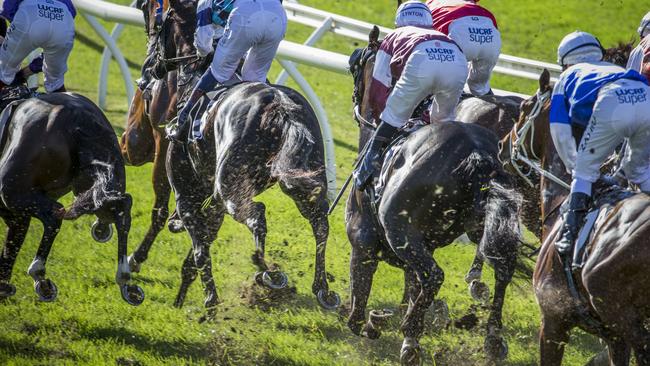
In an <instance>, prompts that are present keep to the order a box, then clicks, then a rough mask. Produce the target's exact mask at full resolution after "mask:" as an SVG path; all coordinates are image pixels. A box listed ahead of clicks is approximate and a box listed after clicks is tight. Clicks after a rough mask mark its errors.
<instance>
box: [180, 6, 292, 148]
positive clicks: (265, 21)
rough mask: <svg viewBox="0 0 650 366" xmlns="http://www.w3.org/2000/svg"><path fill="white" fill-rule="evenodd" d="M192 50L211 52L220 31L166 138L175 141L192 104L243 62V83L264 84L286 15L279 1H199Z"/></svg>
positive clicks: (227, 77)
mask: <svg viewBox="0 0 650 366" xmlns="http://www.w3.org/2000/svg"><path fill="white" fill-rule="evenodd" d="M197 23H198V24H197V29H196V32H195V34H194V46H195V47H196V51H197V53H198V55H199V56H201V57H205V56H207V55H208V54H210V53H211V52H212V48H213V46H212V43H213V40H214V37H215V34H219V33H220V32H221V29H222V28H223V36H222V37H221V38H220V39H219V42H218V44H217V47H216V49H215V50H214V57H213V59H212V64H211V65H210V67H209V68H208V70H206V72H205V73H204V74H203V76H202V77H201V80H199V82H198V84H197V85H196V87H195V88H194V90H193V91H192V95H191V96H190V98H189V100H188V101H187V103H186V104H185V106H184V107H183V109H182V110H181V111H180V112H179V113H178V128H177V129H176V130H175V131H176V132H175V133H172V134H170V135H168V137H169V138H170V139H172V140H177V139H178V137H179V136H180V135H179V134H180V133H182V131H183V127H184V126H185V125H186V122H187V119H188V117H189V113H190V111H191V110H192V108H193V107H194V105H195V103H196V102H197V101H198V100H199V98H201V96H203V95H205V93H207V92H209V91H211V90H213V89H214V88H215V87H216V86H217V85H218V84H223V83H225V82H227V81H228V80H230V79H231V78H232V77H233V76H234V74H235V71H236V70H237V66H239V63H240V62H241V60H242V58H244V65H243V66H242V71H241V77H242V80H243V81H258V82H262V83H263V82H265V81H266V75H267V74H268V72H269V69H270V68H271V63H272V62H273V58H274V57H275V54H276V52H277V50H278V47H279V46H280V42H281V41H282V39H284V35H285V33H286V31H287V15H286V13H285V11H284V8H283V7H282V2H281V1H280V0H199V5H198V8H197Z"/></svg>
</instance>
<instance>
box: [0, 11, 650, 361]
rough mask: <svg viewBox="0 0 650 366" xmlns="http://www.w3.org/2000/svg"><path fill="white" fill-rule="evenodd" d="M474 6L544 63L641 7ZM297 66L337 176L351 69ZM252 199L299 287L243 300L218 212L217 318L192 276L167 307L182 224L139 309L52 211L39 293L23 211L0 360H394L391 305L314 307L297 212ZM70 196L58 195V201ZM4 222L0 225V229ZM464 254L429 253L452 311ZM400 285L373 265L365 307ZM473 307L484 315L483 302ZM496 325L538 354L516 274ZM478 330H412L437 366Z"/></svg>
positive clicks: (456, 248) (307, 248)
mask: <svg viewBox="0 0 650 366" xmlns="http://www.w3.org/2000/svg"><path fill="white" fill-rule="evenodd" d="M125 2H126V1H124V0H123V1H122V3H125ZM301 3H303V4H306V5H311V6H315V7H318V8H321V9H324V10H330V11H333V12H336V13H339V14H344V15H349V16H352V17H354V18H359V19H364V20H367V21H371V22H376V23H378V24H382V25H386V26H390V25H391V23H392V19H393V11H394V1H388V0H380V1H350V0H328V1H322V0H303V1H301ZM482 4H484V5H485V6H487V7H488V8H490V9H492V10H493V11H494V12H495V13H496V15H497V18H498V19H499V23H500V27H501V30H502V32H503V38H504V42H503V44H504V46H503V52H504V53H508V54H512V55H517V56H523V57H529V58H535V59H540V60H544V61H549V62H553V61H554V58H555V56H554V54H555V49H556V46H557V43H558V42H559V41H560V39H561V38H562V37H563V36H564V34H566V33H568V32H570V31H573V30H575V29H578V28H579V29H582V30H587V31H591V32H593V33H595V34H596V35H597V36H598V37H599V38H600V39H601V40H602V41H603V43H604V44H605V45H606V46H607V45H611V44H613V43H615V42H617V41H619V40H621V41H623V40H629V39H630V38H631V37H632V36H633V35H634V34H635V29H636V26H637V24H638V20H639V19H640V18H641V16H642V15H643V14H644V12H645V11H647V9H646V7H645V6H644V4H643V3H642V2H639V1H609V2H605V1H583V0H568V1H539V0H517V1H514V0H501V1H495V0H484V1H483V2H482ZM107 25H108V26H112V25H110V24H107ZM310 32H311V29H308V28H305V27H302V26H299V25H296V24H293V23H292V24H290V31H289V35H288V38H289V39H290V40H294V41H301V40H304V39H305V38H306V37H307V36H308V35H309V33H310ZM77 33H78V35H79V36H80V37H78V41H77V42H76V44H75V48H74V50H73V52H72V56H71V58H70V63H69V69H70V71H69V72H68V74H67V76H66V78H67V80H66V84H67V86H68V88H69V89H71V90H74V91H77V92H80V93H82V94H85V95H87V96H89V97H91V98H93V99H96V97H97V91H96V85H97V78H98V69H99V62H100V54H99V53H97V52H96V51H95V49H94V48H93V47H96V45H97V44H99V38H98V37H97V36H96V35H94V33H93V32H92V30H91V28H90V27H89V26H88V25H87V24H86V23H85V21H84V20H83V19H82V18H81V17H79V18H78V19H77ZM81 39H83V40H85V41H84V42H82V41H81ZM318 46H319V47H322V48H325V49H329V50H333V51H337V52H341V53H345V54H348V53H350V51H351V50H352V49H353V48H355V47H357V46H359V44H358V42H356V41H354V40H350V39H345V38H342V37H338V36H333V35H328V36H326V37H325V38H324V39H323V40H321V41H320V42H319V43H318ZM120 47H121V49H122V51H123V52H124V54H125V56H126V57H127V59H128V60H129V61H131V62H133V63H134V64H139V62H140V61H141V60H142V59H143V58H144V52H145V36H144V33H143V31H142V30H140V29H136V28H132V27H130V28H128V29H127V30H126V31H125V32H124V35H123V36H122V38H121V39H120ZM278 70H279V68H278V67H277V65H274V68H273V70H272V74H273V75H276V74H277V72H278ZM300 70H301V71H302V72H303V74H304V75H305V76H306V78H307V79H308V80H309V82H310V83H311V84H312V86H313V87H314V89H315V90H316V91H317V93H318V94H319V96H320V98H321V101H322V102H323V104H324V106H325V108H326V110H327V112H328V116H329V119H330V123H331V124H332V129H333V131H334V137H335V142H336V158H337V168H338V180H339V184H340V183H341V182H342V180H343V179H345V177H346V175H347V174H348V172H349V171H350V169H351V168H350V166H351V163H352V161H353V159H354V157H355V153H354V147H355V145H356V137H357V128H356V126H355V124H354V122H353V121H352V119H351V110H352V107H351V102H350V93H351V89H352V85H351V78H350V77H348V76H345V75H337V74H332V73H327V72H324V71H321V70H318V69H314V68H310V67H305V66H300ZM131 72H132V75H133V77H134V78H135V77H137V74H138V73H139V70H138V69H137V68H132V69H131ZM494 86H495V87H497V88H501V89H506V90H513V91H517V92H523V93H532V92H534V89H535V82H532V81H521V80H517V79H513V78H507V77H502V76H495V78H494ZM126 108H127V107H126V101H125V92H124V86H123V82H122V80H121V78H120V77H119V72H118V69H117V66H116V65H114V64H113V65H111V77H110V80H109V99H108V110H107V115H108V117H109V118H110V120H111V122H112V123H113V124H114V126H115V128H116V131H117V132H118V133H121V130H122V128H123V125H124V123H125V118H124V117H125V114H126ZM127 172H128V191H129V192H130V193H131V194H132V195H133V197H134V198H135V204H134V208H133V212H132V214H133V227H132V230H131V233H130V245H129V246H130V248H131V249H133V248H134V247H135V246H136V245H137V244H138V243H139V240H140V239H141V238H142V237H143V236H144V234H145V232H146V230H147V228H148V224H149V215H150V209H151V206H152V203H153V202H152V199H153V197H152V192H151V187H150V173H151V166H150V165H146V166H144V167H140V168H134V167H129V168H128V170H127ZM259 200H261V201H263V202H265V203H266V204H267V208H268V210H267V215H268V226H269V235H268V246H267V248H268V255H269V258H270V259H271V260H272V261H275V262H277V263H279V264H280V265H281V266H282V268H283V269H284V270H285V271H286V273H287V274H288V276H289V278H290V280H291V283H292V285H294V286H296V288H297V293H296V294H295V295H292V296H290V297H289V298H287V299H286V300H284V301H281V302H279V303H277V304H276V305H275V306H273V307H271V308H269V309H266V310H262V309H260V308H256V307H251V306H250V305H249V304H248V301H247V299H246V298H242V293H245V292H247V291H248V289H249V288H250V287H251V284H252V278H251V276H252V274H253V272H254V266H253V265H252V263H251V262H250V259H249V258H250V254H251V253H252V250H253V241H252V237H251V236H250V234H249V233H248V230H246V229H245V228H244V227H243V226H242V225H239V224H237V223H235V222H234V221H233V220H232V219H230V218H227V219H226V222H225V224H224V225H223V228H222V230H221V232H220V235H219V237H218V239H217V241H216V242H215V243H214V245H213V246H212V255H213V262H214V275H215V278H216V281H217V285H218V288H219V294H220V297H221V299H222V300H223V303H222V304H221V305H220V306H219V308H218V315H217V319H216V320H215V321H213V322H210V323H207V324H206V323H203V324H199V323H198V322H197V320H198V318H199V317H200V316H201V315H202V314H203V312H202V303H203V294H202V291H201V286H200V285H199V283H198V282H197V283H196V284H195V285H194V286H193V287H192V289H191V291H190V293H189V295H188V299H187V301H186V306H185V307H184V308H183V309H182V310H176V309H174V308H172V306H171V304H172V302H173V298H174V296H175V294H176V290H177V287H178V285H179V282H180V281H179V279H180V278H179V272H180V264H181V261H182V259H183V258H184V256H185V254H186V253H187V250H188V248H189V246H190V241H189V238H188V236H187V235H186V234H180V235H172V234H170V233H168V232H166V231H165V232H163V233H162V234H161V235H160V236H159V238H158V240H157V241H156V243H155V245H154V247H153V250H152V252H151V255H150V257H149V260H148V262H147V263H146V264H145V265H144V266H143V272H142V274H140V275H136V277H135V278H136V280H137V281H138V282H139V284H140V285H141V286H142V287H143V288H144V290H145V292H146V296H147V298H146V300H145V303H144V304H142V305H141V306H140V307H131V306H129V305H127V304H126V303H124V302H123V301H122V300H121V297H120V295H119V292H118V289H117V287H116V286H115V284H114V281H113V278H114V273H115V269H116V263H115V252H116V240H115V239H113V240H112V241H110V242H109V243H107V244H97V243H95V242H93V240H92V239H91V237H90V235H89V227H90V224H91V222H92V220H93V219H92V218H91V217H83V218H81V219H79V220H77V221H75V222H65V223H64V225H63V227H62V230H61V233H60V234H59V237H58V238H57V241H56V243H55V244H54V247H53V250H52V254H51V255H50V258H49V261H48V267H47V269H48V276H49V277H50V278H52V279H53V280H54V281H55V282H56V283H57V285H58V287H59V298H58V299H57V301H56V302H54V303H49V304H44V303H39V302H38V301H36V297H35V294H34V293H33V290H32V281H31V279H30V278H29V276H27V275H26V274H25V271H26V268H27V266H28V265H29V263H30V262H31V259H32V257H33V255H34V253H35V252H36V248H37V245H38V241H39V239H40V235H41V232H42V228H41V225H40V224H39V223H37V222H35V223H34V225H33V226H32V229H31V230H30V233H29V235H28V237H27V240H26V242H25V245H24V246H23V249H22V251H21V253H20V255H19V257H18V261H17V263H16V266H15V269H14V276H13V283H14V284H15V285H16V286H17V288H18V293H17V294H16V296H14V297H13V298H11V299H9V300H7V301H5V302H3V303H2V304H0V364H18V365H22V364H43V365H51V364H90V365H98V364H110V365H113V364H119V365H138V364H141V365H159V364H169V365H177V364H217V365H228V364H235V365H253V364H261V365H266V364H273V365H332V364H337V365H393V364H396V362H397V361H398V352H399V347H400V344H401V335H400V333H399V332H398V327H399V321H400V319H398V318H399V317H395V318H394V319H393V320H392V321H391V323H390V326H389V330H388V331H386V332H385V333H384V335H383V337H382V338H381V339H380V340H377V341H370V340H367V339H361V338H358V337H355V336H353V335H351V333H350V332H349V331H348V330H347V328H346V326H345V321H344V319H342V318H341V317H339V315H338V314H336V313H328V312H323V311H321V310H320V309H319V307H318V306H317V304H316V301H315V299H314V298H313V296H312V295H311V293H310V290H309V289H310V288H311V280H312V273H313V253H314V240H313V238H312V236H311V230H310V228H309V227H308V224H307V222H306V221H305V220H304V219H302V217H300V215H299V213H298V211H297V210H296V208H295V206H294V205H293V203H292V202H291V201H290V200H289V199H288V198H286V197H285V196H283V195H282V194H281V193H280V192H279V190H277V189H272V190H270V191H269V192H267V193H264V194H263V195H261V196H260V197H259ZM69 202H70V197H67V198H66V200H65V203H69ZM330 223H331V227H332V230H331V235H330V240H329V243H328V252H327V260H328V271H329V272H330V273H331V275H332V276H333V279H334V280H333V281H332V282H331V287H332V288H333V289H334V290H336V291H337V292H339V293H340V294H341V295H342V296H343V298H344V300H347V299H348V298H349V295H348V292H349V283H348V260H349V253H350V246H349V243H348V241H347V237H346V235H345V230H344V217H343V210H342V208H338V209H337V211H336V212H335V214H334V215H333V216H332V217H331V220H330ZM5 231H6V229H5V227H4V226H0V235H4V233H5ZM472 256H473V247H470V246H465V245H452V246H450V247H448V248H445V249H442V250H440V251H438V252H436V258H437V259H438V261H439V263H440V264H441V266H442V268H443V269H444V270H445V273H446V281H445V284H444V286H443V288H442V290H441V291H440V297H441V298H444V299H446V300H447V301H448V303H449V306H450V308H451V311H452V316H453V317H454V318H458V317H460V316H462V315H464V314H466V313H467V312H468V309H469V308H470V305H471V304H472V302H471V301H470V299H469V296H468V294H467V290H466V286H465V284H464V282H463V280H462V278H463V275H464V273H465V271H466V270H467V268H468V267H469V264H470V263H471V259H472ZM491 276H492V272H491V271H489V270H487V271H486V272H485V278H487V279H489V278H490V277H491ZM490 282H492V281H490ZM401 291H402V277H401V274H400V272H399V271H397V270H395V269H393V268H390V267H388V266H387V265H383V264H382V265H380V268H379V270H378V272H377V274H376V277H375V285H374V287H373V293H372V296H371V300H370V304H369V308H370V309H373V308H383V307H390V308H396V307H397V304H398V301H399V299H400V298H401ZM479 314H480V319H481V321H482V322H485V320H486V318H487V317H486V315H485V312H484V311H481V312H479ZM504 323H505V330H506V337H507V340H508V342H509V345H510V356H509V358H508V360H507V361H506V363H505V364H508V365H530V364H534V363H536V362H537V360H538V356H537V353H538V347H537V330H538V326H539V314H538V308H537V305H536V303H535V301H534V298H533V296H532V291H531V287H530V285H529V284H528V283H526V282H524V281H522V282H521V283H518V284H516V285H513V286H511V287H510V288H509V290H508V296H507V300H506V305H505V311H504ZM478 329H480V328H477V329H475V330H472V331H466V330H460V329H456V328H454V327H453V326H452V327H450V328H449V329H447V330H444V331H441V332H438V331H434V330H432V329H428V330H427V332H426V334H425V336H424V337H423V339H422V345H423V347H424V350H425V352H426V354H427V357H428V359H427V360H428V361H427V362H428V363H431V362H432V361H431V360H432V357H433V355H434V353H437V354H438V356H437V358H436V359H437V360H439V362H438V364H449V365H471V364H482V363H483V355H482V352H481V347H482V343H483V334H482V332H481V331H479V330H478ZM598 348H599V346H598V343H597V341H596V340H595V339H594V338H593V337H591V336H588V335H584V334H583V333H580V332H578V331H576V332H574V336H573V338H572V340H571V345H570V347H569V348H568V351H567V355H566V360H565V364H567V365H581V364H584V362H585V361H586V360H587V359H588V358H589V357H590V356H591V355H592V354H593V353H594V352H595V351H596V350H597V349H598Z"/></svg>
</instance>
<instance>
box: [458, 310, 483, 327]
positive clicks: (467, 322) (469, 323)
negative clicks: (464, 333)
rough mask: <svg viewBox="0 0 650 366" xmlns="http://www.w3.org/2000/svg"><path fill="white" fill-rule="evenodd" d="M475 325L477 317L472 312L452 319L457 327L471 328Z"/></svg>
mask: <svg viewBox="0 0 650 366" xmlns="http://www.w3.org/2000/svg"><path fill="white" fill-rule="evenodd" d="M476 325H478V317H477V316H476V314H474V313H473V312H472V313H469V314H466V315H463V316H462V317H461V318H460V319H457V320H455V321H454V326H455V327H456V328H458V329H464V330H472V329H474V328H475V327H476Z"/></svg>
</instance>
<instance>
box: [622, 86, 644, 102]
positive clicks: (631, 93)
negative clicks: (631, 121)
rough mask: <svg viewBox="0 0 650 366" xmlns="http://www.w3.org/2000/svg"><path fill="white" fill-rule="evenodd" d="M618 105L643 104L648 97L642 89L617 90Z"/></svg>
mask: <svg viewBox="0 0 650 366" xmlns="http://www.w3.org/2000/svg"><path fill="white" fill-rule="evenodd" d="M616 96H617V97H618V103H619V104H632V105H635V104H637V103H643V102H645V101H646V100H647V99H648V97H647V94H646V92H645V89H643V88H637V89H618V90H616Z"/></svg>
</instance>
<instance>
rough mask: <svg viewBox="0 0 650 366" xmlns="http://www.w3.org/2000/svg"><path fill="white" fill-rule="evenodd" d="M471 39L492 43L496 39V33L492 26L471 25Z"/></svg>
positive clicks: (477, 41) (479, 42)
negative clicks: (493, 31) (477, 26)
mask: <svg viewBox="0 0 650 366" xmlns="http://www.w3.org/2000/svg"><path fill="white" fill-rule="evenodd" d="M469 40H470V41H471V42H476V43H478V44H483V43H492V41H493V40H494V35H493V34H492V29H490V28H476V27H470V28H469Z"/></svg>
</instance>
